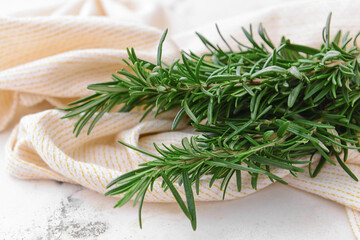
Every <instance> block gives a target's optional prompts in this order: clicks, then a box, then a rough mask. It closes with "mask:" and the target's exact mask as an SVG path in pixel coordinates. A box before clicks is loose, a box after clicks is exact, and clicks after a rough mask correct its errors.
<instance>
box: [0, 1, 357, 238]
mask: <svg viewBox="0 0 360 240" xmlns="http://www.w3.org/2000/svg"><path fill="white" fill-rule="evenodd" d="M359 9H360V2H358V1H339V2H338V1H336V2H334V1H324V2H323V1H317V2H312V1H311V2H305V3H290V4H284V5H280V6H276V7H269V8H263V9H261V10H259V11H256V12H249V13H247V14H242V15H238V16H234V17H231V18H228V19H224V20H220V21H217V22H218V24H219V26H220V28H221V29H222V31H223V34H224V36H229V35H230V34H232V35H234V36H236V37H237V38H238V39H240V40H244V37H243V35H242V34H241V32H240V27H241V26H247V25H248V24H249V23H254V24H255V25H254V27H257V25H258V23H260V22H262V23H263V24H264V26H265V27H266V29H267V31H268V33H269V35H270V36H271V38H272V39H273V40H274V41H275V42H278V40H279V39H280V37H281V36H282V35H283V34H284V35H286V36H287V37H288V38H290V39H292V41H293V42H296V43H301V44H310V45H312V46H319V45H320V44H321V42H322V38H321V30H322V27H323V26H324V23H325V20H326V17H327V15H328V13H329V12H330V11H333V13H334V14H333V21H332V32H333V33H334V32H335V30H337V29H343V30H351V31H352V33H353V34H356V32H357V31H359V30H360V18H359V17H358V10H359ZM35 14H39V15H42V16H44V15H51V16H47V17H26V18H24V17H22V18H18V17H1V18H0V49H1V53H0V130H3V129H4V128H5V127H6V126H7V124H8V123H9V122H10V120H11V119H12V118H13V116H14V114H15V112H16V111H17V108H18V106H19V105H23V106H32V105H36V104H38V103H40V102H43V101H47V102H48V103H50V104H52V105H53V106H60V107H62V106H65V104H66V103H68V102H70V101H72V100H74V99H78V98H80V97H84V96H86V95H88V94H89V93H90V92H88V91H87V90H85V89H86V86H87V85H88V84H90V83H96V82H100V81H109V79H110V74H111V73H113V72H115V71H116V70H120V69H121V68H122V67H124V65H123V64H122V61H121V60H122V59H123V58H126V57H127V55H126V48H127V47H134V48H135V49H136V52H137V54H138V56H139V57H140V58H144V59H147V60H150V61H155V57H156V48H157V44H158V41H159V39H160V36H161V34H162V31H163V29H164V26H166V25H167V21H170V22H172V24H175V25H176V24H178V25H177V26H180V25H181V24H182V22H181V19H171V18H170V17H169V16H168V15H167V14H166V13H165V11H164V9H163V8H161V7H159V6H158V5H156V4H155V5H151V4H145V5H141V6H140V5H135V4H132V3H131V2H128V1H115V0H104V1H95V0H93V1H91V0H89V1H85V0H84V1H71V2H69V3H68V4H64V5H61V7H52V8H44V9H40V10H38V11H37V12H35ZM21 15H22V16H24V14H21ZM28 15H29V14H28ZM60 15H82V16H87V17H81V18H80V17H75V16H60ZM89 15H110V16H111V17H99V16H98V17H90V16H89ZM118 16H120V17H118ZM184 17H186V16H184ZM198 17H199V18H201V15H200V16H198ZM196 30H197V31H199V32H201V33H202V34H203V35H205V36H207V37H208V38H209V39H210V40H211V41H214V42H216V43H219V44H220V45H221V44H222V43H221V41H220V38H219V36H218V35H217V34H216V30H215V28H214V24H213V22H211V23H209V24H208V25H204V26H201V27H197V29H196ZM179 49H185V50H187V49H191V50H192V51H194V52H197V53H200V52H203V51H204V50H205V48H204V47H203V46H202V45H201V43H200V41H199V40H197V39H196V37H195V35H194V31H193V30H191V31H190V30H189V32H177V33H176V32H175V33H172V29H171V28H170V36H169V37H168V38H167V40H166V44H165V47H164V51H163V53H164V61H171V60H173V59H174V58H176V57H177V56H178V55H177V54H178V51H179ZM63 115H64V113H63V112H61V111H58V110H47V111H44V112H40V113H35V114H32V115H28V116H24V117H23V118H22V119H21V121H20V123H19V124H18V126H17V127H15V129H14V130H13V132H12V134H11V137H10V139H9V140H8V143H7V146H6V148H7V154H8V156H7V159H8V170H9V172H10V173H11V174H12V175H13V176H16V177H18V178H22V179H54V180H58V181H65V182H70V183H76V184H80V185H83V186H85V187H86V188H89V189H92V190H95V191H97V192H100V193H104V192H105V191H106V188H105V186H106V185H107V184H108V183H109V181H111V180H112V179H114V178H115V177H117V176H119V175H120V174H122V173H125V172H128V171H130V170H132V169H135V168H137V166H138V164H139V163H141V162H144V161H148V160H150V159H149V158H147V157H146V156H144V155H142V154H139V153H137V152H135V151H132V150H131V149H128V148H125V147H123V146H122V145H120V144H118V143H117V140H123V141H126V142H128V143H130V144H133V145H137V146H139V147H141V148H144V149H146V150H148V151H153V148H152V143H153V142H157V143H165V144H170V143H172V144H175V145H177V144H179V142H180V140H181V139H182V138H183V137H187V136H191V135H192V132H191V130H190V129H189V128H188V127H186V126H184V125H182V126H180V127H179V129H180V130H178V131H174V132H172V131H170V126H171V122H172V117H173V115H172V113H167V114H164V115H162V116H160V117H159V118H157V119H153V118H152V117H148V118H147V119H146V120H145V121H143V122H142V123H139V122H138V121H139V118H140V117H141V115H142V113H141V112H132V113H110V114H107V115H105V116H104V117H103V119H102V120H101V121H100V122H99V123H98V124H97V126H96V127H95V129H94V130H93V132H92V133H91V134H90V135H89V136H87V135H86V133H85V131H83V132H82V134H80V136H79V137H78V138H75V136H74V135H73V133H72V129H73V126H74V122H75V121H76V119H71V120H68V119H66V120H60V117H61V116H63ZM347 165H348V166H349V168H351V170H352V171H353V172H354V173H355V174H356V175H357V176H358V177H360V154H359V153H358V152H355V151H353V152H351V153H350V156H349V160H348V162H347ZM274 173H277V174H278V175H279V176H282V177H284V179H285V181H287V182H288V183H289V185H290V186H292V187H295V188H298V189H302V190H304V191H307V192H311V193H314V194H317V195H319V196H322V197H324V198H327V199H330V200H333V201H335V202H337V203H340V204H342V205H344V206H345V208H346V211H347V213H348V217H349V220H350V223H351V226H352V229H353V231H354V233H355V235H356V237H357V238H359V237H360V225H359V224H360V213H359V211H360V183H358V182H355V181H353V180H352V179H351V178H350V177H348V176H347V174H346V173H345V172H344V171H343V170H342V169H341V167H339V166H331V165H329V164H327V165H325V167H324V169H323V171H321V173H320V174H319V176H318V177H316V178H315V179H312V178H310V177H309V176H308V174H307V173H303V174H299V177H298V178H294V177H292V176H288V172H286V171H281V170H276V171H275V172H274ZM243 183H244V186H243V191H242V192H238V191H237V190H236V184H235V182H234V181H232V182H230V184H229V188H228V190H227V197H226V199H233V198H241V197H244V196H247V195H249V194H251V193H254V192H255V191H254V190H253V189H251V187H250V184H249V183H250V178H249V176H247V175H246V174H244V175H243ZM270 184H271V182H270V181H269V179H268V178H266V177H260V179H259V184H258V186H259V189H262V188H264V187H267V186H269V185H270ZM200 185H201V190H200V195H199V196H197V195H196V196H195V197H196V200H203V201H209V200H220V199H221V197H222V192H221V191H220V189H219V184H218V183H215V184H214V186H213V187H212V188H211V189H210V188H208V187H207V186H208V179H203V180H202V181H201V183H200ZM179 191H180V192H181V193H182V194H183V191H182V188H181V187H180V188H179ZM146 200H147V201H158V202H165V201H173V197H172V196H171V194H170V193H169V192H163V191H162V189H161V188H160V185H159V182H157V184H155V187H154V191H153V192H148V194H147V197H146Z"/></svg>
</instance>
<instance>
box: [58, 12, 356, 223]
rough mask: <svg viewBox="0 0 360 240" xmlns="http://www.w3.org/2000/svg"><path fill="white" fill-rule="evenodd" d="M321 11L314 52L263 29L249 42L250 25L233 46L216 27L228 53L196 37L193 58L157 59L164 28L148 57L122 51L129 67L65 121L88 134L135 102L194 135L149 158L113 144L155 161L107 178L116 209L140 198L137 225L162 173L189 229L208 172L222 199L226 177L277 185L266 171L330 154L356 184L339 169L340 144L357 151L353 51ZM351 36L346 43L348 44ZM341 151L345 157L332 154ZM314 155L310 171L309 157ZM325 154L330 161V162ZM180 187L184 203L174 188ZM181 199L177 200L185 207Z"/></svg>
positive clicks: (79, 104)
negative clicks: (264, 179) (319, 41)
mask: <svg viewBox="0 0 360 240" xmlns="http://www.w3.org/2000/svg"><path fill="white" fill-rule="evenodd" d="M330 20H331V14H330V15H329V17H328V19H327V21H326V26H325V27H324V31H323V39H324V44H323V45H322V46H321V47H320V48H312V47H308V46H303V45H297V44H293V43H291V42H290V40H288V39H285V38H284V37H283V38H282V40H281V43H280V45H279V46H278V47H275V46H274V44H273V43H272V41H271V40H270V38H269V37H268V34H267V33H266V31H265V29H264V28H263V26H262V25H261V24H260V26H259V31H258V32H259V36H260V37H261V38H262V40H263V42H257V41H255V39H254V37H253V32H252V29H251V26H250V31H247V30H246V29H245V28H243V32H244V34H245V36H246V37H247V39H248V40H249V42H250V43H251V45H250V46H248V45H245V44H242V43H240V42H238V41H237V40H236V39H234V38H233V39H234V40H235V41H236V42H237V44H238V48H239V49H238V50H236V51H235V50H232V49H231V48H230V44H228V43H227V42H226V40H225V38H224V37H223V36H222V35H221V33H220V31H219V29H218V28H217V30H218V32H219V34H220V36H221V39H222V40H223V41H224V42H225V44H226V45H227V46H228V48H229V50H223V49H221V48H220V47H219V46H218V45H215V44H212V43H210V42H209V41H208V40H207V39H206V38H205V37H204V36H202V35H201V34H199V33H197V35H198V36H199V38H200V40H201V41H202V42H203V43H204V45H205V46H206V47H207V48H208V50H209V52H208V53H205V54H203V55H201V56H198V55H196V54H194V53H192V52H190V53H185V52H182V53H181V61H180V60H175V61H174V62H173V63H172V64H169V65H167V64H165V63H163V62H162V60H161V54H162V44H163V42H164V40H165V37H166V34H167V31H165V33H164V34H163V36H162V38H161V40H160V43H159V47H158V58H157V63H156V64H154V63H151V62H148V61H145V60H142V59H139V58H138V57H137V56H136V53H135V50H134V49H128V50H127V51H128V56H129V61H127V60H124V62H125V63H126V64H127V66H128V67H129V68H130V69H131V71H128V70H126V69H122V70H121V71H118V72H117V73H116V74H114V75H112V81H110V82H105V83H98V84H92V85H89V87H88V88H89V89H91V90H93V91H95V94H94V95H91V96H89V97H87V98H84V99H82V100H79V101H77V102H74V103H72V104H71V106H70V107H69V108H67V109H64V110H65V111H67V112H68V113H67V114H66V115H65V116H64V118H71V117H78V121H77V123H76V125H75V128H74V132H75V133H76V135H78V134H79V133H80V132H81V131H82V129H83V128H84V127H85V126H86V123H87V122H91V124H90V126H89V128H88V133H90V131H91V129H92V128H93V127H94V126H95V124H96V122H97V121H98V120H99V119H100V118H101V116H103V114H104V113H105V112H109V111H111V110H112V109H113V108H114V107H115V106H116V105H119V104H123V107H122V108H121V109H120V111H122V112H128V111H131V110H132V109H134V108H136V107H138V106H142V107H143V108H144V109H145V114H144V117H145V116H146V115H147V114H148V113H150V112H152V111H155V116H157V115H159V114H161V113H163V112H166V111H169V110H171V109H178V114H177V116H176V117H175V119H174V122H173V125H172V126H173V129H175V128H176V126H177V125H178V123H179V121H180V120H181V119H183V117H184V116H185V115H187V116H188V117H189V118H190V122H189V124H192V126H193V127H194V128H195V130H196V131H198V132H199V135H198V136H196V137H192V138H190V139H187V138H184V139H183V140H182V147H176V146H165V145H163V146H157V145H155V144H154V148H155V149H156V151H157V152H158V155H154V154H152V153H149V152H147V151H145V150H142V149H139V148H137V147H134V146H131V145H129V144H127V143H125V142H120V143H121V144H123V145H125V146H126V147H129V148H132V149H134V150H136V151H139V152H141V153H143V154H147V155H149V156H152V157H153V158H154V160H153V161H149V162H146V163H142V164H140V166H139V168H138V169H135V170H133V171H131V172H129V173H126V174H124V175H122V176H120V177H118V178H117V179H115V180H114V181H112V183H111V184H109V186H108V187H109V188H110V187H112V189H111V190H109V191H108V192H107V195H118V194H124V195H122V198H121V199H120V201H119V202H118V204H117V205H116V206H122V205H124V204H125V203H126V202H128V201H129V200H130V199H132V197H135V200H134V204H136V203H137V202H138V201H140V208H139V222H140V226H142V224H141V209H142V204H143V201H144V198H145V194H146V190H147V189H148V188H150V189H152V186H153V184H154V181H155V180H156V179H159V178H162V179H163V182H162V187H163V188H164V191H166V190H168V189H170V191H171V192H172V194H173V196H174V198H175V200H176V201H177V203H178V204H179V206H180V207H181V209H182V210H183V212H184V213H185V215H186V216H187V217H188V218H189V220H190V221H191V225H192V227H193V229H194V230H195V229H196V212H195V201H194V193H193V190H192V186H193V185H195V189H196V194H199V181H200V179H201V178H202V177H203V176H205V175H208V176H210V177H211V180H210V187H211V186H212V184H213V183H214V182H215V181H216V180H219V181H221V189H222V190H223V191H224V196H223V197H224V198H225V192H226V189H227V186H228V184H229V181H230V180H231V179H232V177H236V183H237V188H238V190H239V191H241V187H242V186H241V184H242V183H241V175H242V173H243V172H245V173H248V174H250V175H251V185H252V187H253V188H255V189H256V187H257V181H258V177H259V175H260V174H263V175H266V176H268V177H269V178H270V179H271V180H272V181H274V180H276V181H278V182H281V183H284V184H286V182H285V181H284V180H283V179H282V178H280V177H279V176H277V175H275V174H274V173H272V172H271V169H273V168H280V169H285V170H288V171H289V172H290V173H291V174H292V175H294V176H296V173H298V172H303V171H304V170H303V168H300V167H298V166H297V165H299V164H309V174H310V176H312V177H315V176H316V175H317V174H318V173H319V172H320V171H321V168H322V167H323V166H324V165H325V164H334V165H335V164H336V163H335V161H334V160H333V159H336V162H337V163H338V164H339V165H340V166H341V167H342V168H343V169H344V171H345V172H347V173H348V174H349V176H350V177H351V178H353V179H354V180H356V181H358V179H357V177H356V176H355V175H354V174H353V173H352V172H351V170H350V169H349V168H348V167H347V166H346V165H345V163H344V162H345V161H346V158H347V155H348V154H347V152H348V150H349V149H359V148H360V145H359V141H358V134H359V133H360V127H359V122H360V112H359V104H360V101H359V99H360V89H359V87H360V77H359V67H360V65H359V62H358V61H359V60H358V59H359V48H358V47H357V46H356V38H357V36H358V35H359V34H357V35H356V37H355V39H351V38H348V34H345V35H344V37H343V39H342V40H341V32H340V31H339V32H338V33H337V34H336V35H335V37H334V39H333V40H332V41H331V40H330V39H331V38H330ZM351 42H352V43H353V45H352V46H350V44H351ZM341 152H344V158H343V159H341V158H340V153H341ZM315 153H319V154H320V155H321V160H320V162H319V163H318V165H317V167H316V168H315V170H314V171H312V170H311V166H312V162H313V160H312V159H313V158H312V157H311V158H310V159H309V160H308V161H304V160H299V157H304V156H313V155H314V154H315ZM332 156H334V158H332ZM176 183H178V184H179V185H180V186H181V185H183V186H184V190H185V198H186V199H185V201H184V200H183V199H182V197H181V196H180V194H179V193H178V191H177V189H176V187H175V184H176ZM185 202H186V203H185Z"/></svg>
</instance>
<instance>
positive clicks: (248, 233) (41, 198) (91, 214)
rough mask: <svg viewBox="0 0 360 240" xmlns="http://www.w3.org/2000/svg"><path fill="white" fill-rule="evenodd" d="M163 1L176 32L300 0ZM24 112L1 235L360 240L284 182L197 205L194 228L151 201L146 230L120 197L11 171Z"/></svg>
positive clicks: (330, 208)
mask: <svg viewBox="0 0 360 240" xmlns="http://www.w3.org/2000/svg"><path fill="white" fill-rule="evenodd" d="M61 2H64V0H53V1H49V0H32V1H28V0H11V1H5V0H0V16H5V15H11V14H12V13H14V12H18V13H19V12H23V16H26V15H27V14H26V12H27V11H28V10H30V9H42V8H44V7H47V6H50V5H53V6H56V5H57V4H59V3H61ZM158 2H159V4H160V5H161V6H163V7H164V9H166V10H167V12H168V13H167V14H172V17H176V18H181V19H182V22H181V24H179V23H177V24H174V23H171V22H170V23H168V24H167V27H169V28H170V31H171V32H172V34H176V33H178V32H183V31H192V30H193V29H196V27H197V26H200V25H203V24H208V23H211V22H214V21H216V20H217V19H222V18H226V17H231V16H235V15H238V14H246V13H247V12H248V11H252V10H254V9H257V10H261V9H265V8H267V7H272V6H275V5H277V4H292V3H293V2H296V1H294V0H292V1H285V0H276V1H268V2H267V3H266V4H263V3H261V4H258V3H257V2H256V1H236V0H221V5H220V4H219V1H215V0H211V1H209V0H198V1H191V0H182V1H181V0H179V1H174V0H169V1H166V0H163V1H158ZM262 2H263V1H262ZM210 5H211V6H218V7H208V6H210ZM208 9H212V10H208ZM0 40H1V39H0ZM0 54H1V53H0ZM0 104H1V103H0ZM43 108H44V106H41V107H38V108H37V109H39V110H40V109H43ZM34 110H36V108H35V109H24V111H25V112H26V111H28V112H33V111H34ZM18 112H21V111H18ZM19 117H20V116H18V118H17V119H15V120H14V121H13V123H12V125H11V126H9V127H8V128H7V129H6V130H5V132H2V133H0V189H1V190H2V194H1V198H0V239H254V240H257V239H279V240H282V239H284V240H285V239H294V240H298V239H299V240H300V239H301V240H303V239H329V240H331V239H354V236H353V233H352V231H351V228H350V225H349V223H348V219H347V216H346V213H345V209H344V207H343V206H341V205H338V204H336V203H333V202H331V201H328V200H325V199H322V198H320V197H318V196H314V195H311V194H308V193H305V192H302V191H299V190H296V189H293V188H290V187H286V186H283V185H281V184H278V183H276V184H274V185H272V186H270V187H268V188H266V189H265V190H262V191H260V192H258V193H256V194H254V195H252V196H249V197H247V198H244V199H240V200H233V201H225V202H211V203H197V213H198V230H197V231H196V232H193V231H192V230H191V227H190V223H189V222H188V220H187V219H186V218H185V217H184V216H183V214H182V212H181V210H180V209H179V208H178V206H177V204H154V203H151V204H149V203H145V205H144V209H143V230H140V229H139V227H138V223H137V209H136V208H132V206H131V204H127V205H126V206H124V207H122V208H121V209H113V208H112V206H113V205H114V204H115V202H116V200H115V199H112V198H109V197H104V196H102V195H100V194H98V193H95V192H92V191H89V190H87V189H84V188H82V187H80V186H76V185H71V184H67V183H57V182H54V181H21V180H18V179H15V178H12V177H10V176H9V175H8V173H7V172H6V171H5V165H6V162H5V151H4V145H5V142H6V140H7V139H8V137H9V134H10V131H11V129H12V128H13V126H14V125H15V124H16V123H17V122H18V120H19Z"/></svg>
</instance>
